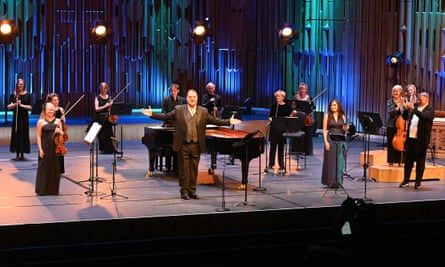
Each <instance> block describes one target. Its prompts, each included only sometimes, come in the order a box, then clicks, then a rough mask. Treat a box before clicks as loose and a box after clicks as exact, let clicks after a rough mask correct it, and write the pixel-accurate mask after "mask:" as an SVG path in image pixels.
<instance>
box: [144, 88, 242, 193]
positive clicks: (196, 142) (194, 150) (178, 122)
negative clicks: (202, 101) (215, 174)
mask: <svg viewBox="0 0 445 267" xmlns="http://www.w3.org/2000/svg"><path fill="white" fill-rule="evenodd" d="M142 113H143V114H144V115H146V116H149V117H152V118H154V119H158V120H164V121H165V120H172V121H174V122H175V129H176V133H175V135H174V139H173V150H174V151H177V152H178V158H179V187H180V193H181V198H183V199H190V198H193V199H197V198H198V196H197V195H196V181H197V179H198V166H199V159H200V156H201V153H205V152H206V151H207V149H206V135H205V131H206V124H216V125H231V124H239V123H241V121H240V120H238V119H235V118H233V116H232V118H230V119H220V118H215V117H214V116H212V115H211V114H209V112H208V111H207V109H206V108H204V107H202V106H199V105H198V92H197V91H196V89H188V90H187V104H183V105H179V106H176V108H175V109H174V110H173V111H171V112H168V113H163V114H160V113H154V112H152V110H151V109H142Z"/></svg>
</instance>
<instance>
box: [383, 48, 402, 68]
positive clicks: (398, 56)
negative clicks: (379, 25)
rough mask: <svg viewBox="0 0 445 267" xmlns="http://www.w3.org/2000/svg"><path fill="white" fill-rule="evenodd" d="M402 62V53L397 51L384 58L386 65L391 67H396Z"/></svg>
mask: <svg viewBox="0 0 445 267" xmlns="http://www.w3.org/2000/svg"><path fill="white" fill-rule="evenodd" d="M402 61H403V52H400V51H397V52H394V53H393V54H392V55H389V56H387V57H386V63H388V64H389V65H390V66H391V67H396V66H398V65H399V64H400V63H401V62H402Z"/></svg>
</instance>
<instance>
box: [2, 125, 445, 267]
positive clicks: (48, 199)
mask: <svg viewBox="0 0 445 267" xmlns="http://www.w3.org/2000/svg"><path fill="white" fill-rule="evenodd" d="M147 125H149V123H147V124H135V125H134V126H131V127H126V126H125V125H124V129H125V130H128V129H129V130H130V131H132V129H140V130H139V132H138V133H131V134H132V135H134V136H136V135H137V134H139V139H138V140H131V139H133V138H124V139H122V141H121V142H120V143H119V146H120V148H121V149H122V151H123V155H122V157H120V155H116V158H115V157H114V156H115V155H103V154H97V155H96V153H95V149H94V145H93V146H90V145H88V144H85V143H83V142H67V143H66V147H67V148H68V153H67V155H66V156H65V173H64V174H63V177H62V180H61V185H60V195H58V196H36V195H35V193H34V181H35V173H36V163H37V153H36V151H37V150H36V145H35V144H33V147H32V153H31V154H26V155H25V156H26V158H27V160H26V161H15V160H12V159H13V158H15V154H13V153H10V152H9V146H8V145H3V146H0V162H1V165H0V166H1V167H0V169H1V170H0V173H1V183H2V186H1V187H0V210H1V216H0V236H1V239H0V252H1V258H0V265H2V266H3V265H5V266H8V265H14V264H18V265H19V264H24V265H26V264H29V265H31V264H35V265H45V266H49V265H54V266H56V265H61V264H64V265H66V264H73V265H74V264H75V265H77V266H79V265H81V264H89V265H90V264H99V263H100V264H109V263H115V264H116V263H119V264H121V263H122V264H123V263H126V264H136V263H138V262H139V261H142V262H145V263H147V264H148V261H153V260H160V261H162V262H163V263H175V262H177V261H178V260H179V259H184V257H185V258H187V259H188V260H187V265H189V264H191V265H198V266H225V265H229V264H230V265H232V266H247V265H251V264H263V266H264V265H274V266H276V265H277V264H285V263H304V262H307V263H312V262H315V261H318V260H328V259H335V260H338V259H339V260H342V261H343V260H344V261H345V262H343V263H347V262H348V260H352V259H355V256H358V255H361V256H365V257H369V258H371V254H372V259H370V260H376V261H379V262H380V260H381V259H383V258H384V257H392V256H394V259H397V257H400V255H407V257H408V258H411V257H412V256H413V252H414V251H416V253H418V254H417V255H419V258H420V257H421V258H422V259H423V260H424V258H423V257H426V255H428V257H429V258H428V259H433V258H435V257H434V256H431V255H436V254H435V253H439V252H440V251H443V249H444V248H443V246H440V245H437V244H436V243H437V242H435V243H434V244H433V243H432V242H433V241H434V240H441V239H442V238H443V237H445V233H444V232H445V231H444V230H443V229H445V228H444V226H445V225H444V224H445V221H444V217H445V216H444V215H443V214H445V202H444V198H445V197H444V196H445V185H444V182H443V180H433V181H425V182H424V183H423V184H422V186H423V188H422V189H421V190H416V191H415V190H414V186H413V184H411V185H410V187H409V188H405V189H402V188H399V187H398V182H376V181H374V180H373V179H371V178H369V177H368V173H367V172H365V171H364V168H363V166H362V164H361V163H360V154H361V153H362V152H363V147H364V140H365V139H364V138H363V135H361V134H360V133H358V134H357V135H355V136H354V137H352V138H349V139H348V141H347V145H348V153H347V169H346V170H347V174H348V176H345V177H344V182H343V186H344V190H342V189H341V188H340V189H337V190H335V189H327V188H325V187H323V186H322V185H321V183H320V175H321V164H322V157H323V155H322V146H323V144H322V137H320V136H316V137H314V138H313V140H314V155H312V156H307V159H306V168H302V169H299V170H297V169H296V160H295V158H292V159H291V160H292V164H291V167H292V169H291V170H288V172H287V173H286V174H285V175H278V174H277V173H270V172H269V173H265V172H263V170H264V168H265V167H266V166H267V165H266V160H267V157H268V155H267V153H263V154H262V155H261V157H259V158H256V159H253V160H252V161H251V162H250V168H249V180H248V186H247V189H246V190H244V189H243V188H242V187H240V186H241V183H240V181H241V168H240V162H239V160H235V162H234V164H233V165H231V164H230V160H229V158H228V156H227V155H219V156H218V160H217V169H216V170H215V173H214V175H209V174H208V169H209V167H210V156H209V155H208V154H203V155H202V157H201V162H200V165H199V168H200V182H201V183H200V184H199V185H198V189H197V193H198V196H199V197H200V198H199V199H198V200H193V199H191V200H183V199H181V198H180V194H179V187H178V183H177V178H176V177H174V176H173V175H171V174H169V173H166V172H164V171H162V170H157V171H155V172H154V173H153V175H152V176H148V175H147V171H148V152H147V149H146V147H145V146H144V145H143V144H142V143H141V138H142V135H143V127H144V126H147ZM244 127H245V129H246V131H249V130H252V129H253V130H255V129H259V130H260V131H261V132H262V133H264V134H265V135H267V121H250V122H246V123H245V125H244ZM72 134H74V132H73V133H72ZM124 135H125V133H124ZM118 136H119V135H118ZM77 138H79V137H77ZM73 139H74V137H73ZM370 140H371V141H370V144H369V145H370V149H372V150H373V151H377V150H380V149H382V150H383V147H382V141H381V140H382V139H381V136H371V138H370ZM268 151H269V150H268V146H266V152H268ZM92 152H93V153H92ZM96 156H97V161H95V163H97V165H96V164H93V165H91V162H92V158H94V160H95V159H96ZM428 162H429V163H430V164H431V159H430V158H428ZM444 163H445V161H444V160H443V159H436V160H435V164H436V165H440V166H443V165H444ZM113 164H116V169H115V171H114V173H113V168H112V166H113ZM275 171H277V170H275ZM347 196H350V197H351V198H353V199H361V200H364V201H365V203H367V205H366V207H367V208H369V210H372V211H373V216H372V218H371V219H372V220H373V221H374V220H375V221H374V222H375V223H374V224H366V230H367V231H366V232H369V231H370V230H372V233H373V234H375V235H374V237H375V239H372V240H370V239H369V238H368V239H367V240H366V242H365V240H363V239H361V238H358V239H357V238H354V237H355V236H356V235H357V234H356V233H357V229H358V228H355V227H356V226H353V227H352V228H353V229H352V232H353V234H352V235H350V234H348V233H347V231H346V232H343V234H339V235H338V236H337V235H335V233H336V232H335V233H334V229H335V227H334V226H335V222H336V220H337V219H338V216H339V214H340V213H341V211H342V208H341V205H342V203H344V201H345V200H346V198H347ZM360 208H361V207H360ZM366 210H367V209H366ZM368 216H369V214H368ZM367 223H370V220H367ZM343 230H344V229H343ZM355 242H356V243H355ZM352 244H355V245H357V247H355V248H354V246H355V245H354V246H352ZM289 250H290V251H293V252H291V253H289V252H288V251H289ZM352 253H354V255H355V256H352ZM362 253H364V254H362ZM439 254H440V253H439ZM439 254H437V257H438V255H439ZM262 256H263V257H262ZM190 257H193V260H191V261H190ZM209 257H211V258H212V260H209ZM422 262H423V263H425V260H424V261H422Z"/></svg>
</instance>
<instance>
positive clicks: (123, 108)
mask: <svg viewBox="0 0 445 267" xmlns="http://www.w3.org/2000/svg"><path fill="white" fill-rule="evenodd" d="M131 109H132V106H131V105H128V104H125V103H124V102H114V103H113V105H111V111H110V115H116V116H118V115H130V114H131V112H132V110H131ZM113 136H114V137H116V123H113ZM122 136H123V130H122V125H121V131H120V140H121V144H120V151H118V152H116V151H114V152H113V153H117V154H119V155H120V156H119V157H118V160H124V149H123V142H122V140H123V139H122ZM114 140H115V141H116V139H114Z"/></svg>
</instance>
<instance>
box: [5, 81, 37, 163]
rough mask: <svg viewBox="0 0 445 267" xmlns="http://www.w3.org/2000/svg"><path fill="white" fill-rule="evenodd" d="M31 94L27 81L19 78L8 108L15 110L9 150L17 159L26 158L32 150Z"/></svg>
mask: <svg viewBox="0 0 445 267" xmlns="http://www.w3.org/2000/svg"><path fill="white" fill-rule="evenodd" d="M31 103H32V100H31V94H30V93H29V92H28V91H26V88H25V81H24V80H23V79H20V78H19V79H17V82H16V84H15V90H14V93H13V94H12V95H11V96H10V98H9V104H8V110H13V111H14V112H13V118H12V128H11V142H10V144H9V151H10V152H11V153H16V158H15V160H25V156H24V153H30V152H31V144H30V139H29V115H28V111H30V110H31V109H32V105H31Z"/></svg>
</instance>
